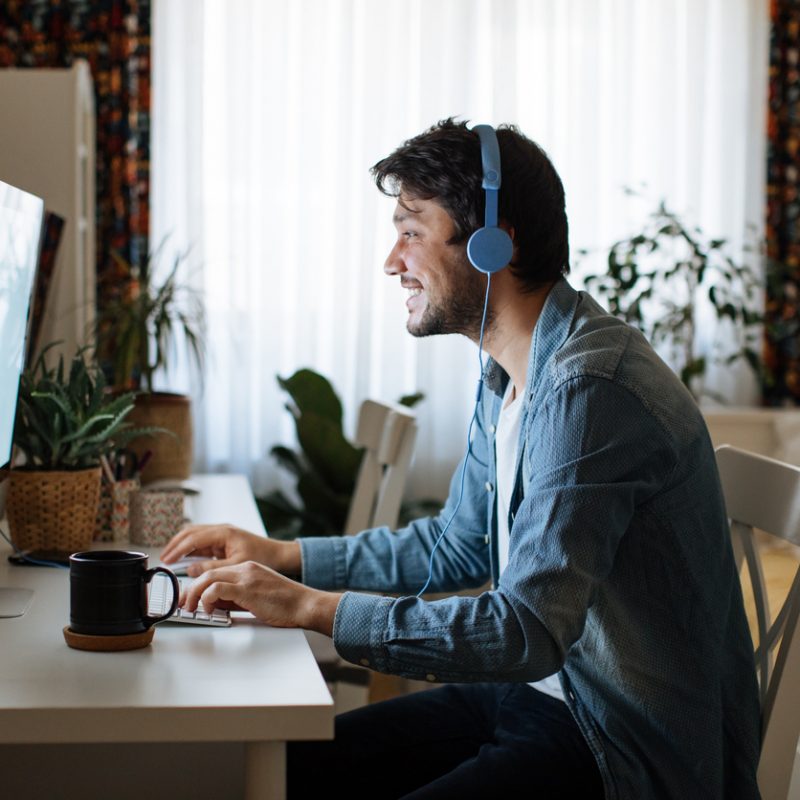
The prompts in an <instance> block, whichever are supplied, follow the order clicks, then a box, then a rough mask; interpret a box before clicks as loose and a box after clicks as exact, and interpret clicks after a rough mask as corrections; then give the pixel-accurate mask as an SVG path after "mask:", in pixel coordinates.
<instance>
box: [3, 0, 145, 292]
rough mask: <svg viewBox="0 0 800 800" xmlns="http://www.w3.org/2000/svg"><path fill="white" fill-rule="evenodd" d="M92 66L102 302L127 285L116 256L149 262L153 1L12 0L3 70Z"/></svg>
mask: <svg viewBox="0 0 800 800" xmlns="http://www.w3.org/2000/svg"><path fill="white" fill-rule="evenodd" d="M76 58H84V59H86V60H87V61H88V62H89V65H90V67H91V71H92V77H93V79H94V88H95V103H96V110H97V125H96V130H97V155H96V161H95V163H96V167H97V176H96V186H97V206H96V207H97V276H98V303H99V304H100V305H101V306H102V305H103V302H104V300H105V299H107V298H108V297H109V293H111V292H113V291H114V288H115V287H118V286H120V285H121V284H122V281H121V280H120V278H121V277H124V276H121V275H120V274H119V273H120V271H124V269H125V268H124V267H122V266H120V265H119V263H118V262H117V261H115V259H113V258H112V256H111V252H112V251H115V252H118V253H119V254H120V255H121V256H122V257H123V259H124V260H125V261H127V262H128V263H130V264H141V262H142V260H143V259H144V258H145V257H146V252H147V237H148V196H149V189H150V153H149V149H150V0H94V2H89V1H88V0H27V1H26V2H18V1H17V0H5V2H3V3H2V4H0V67H69V66H70V65H71V64H72V62H73V60H74V59H76Z"/></svg>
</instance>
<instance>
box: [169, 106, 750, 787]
mask: <svg viewBox="0 0 800 800" xmlns="http://www.w3.org/2000/svg"><path fill="white" fill-rule="evenodd" d="M497 141H498V143H499V149H500V157H501V170H502V186H501V188H500V194H499V219H500V222H499V225H500V226H501V227H502V228H503V229H504V230H505V231H506V232H507V233H508V235H509V236H510V238H511V242H512V244H513V250H512V255H511V260H510V264H509V266H508V267H507V268H505V269H501V270H500V271H499V272H497V273H495V274H493V275H492V276H491V283H490V286H489V292H488V303H487V305H486V308H485V311H486V314H485V323H484V300H485V297H486V290H487V282H488V279H487V276H486V275H485V274H482V273H481V272H479V271H478V270H476V269H475V268H474V267H473V266H472V265H471V264H470V262H469V260H468V257H467V254H466V242H467V240H468V237H469V236H470V234H471V233H472V232H473V231H475V230H476V229H477V228H479V227H480V226H481V221H482V219H483V217H482V214H483V205H484V192H483V190H482V189H481V182H482V179H483V177H484V175H483V171H482V161H481V156H482V151H481V145H480V143H479V140H478V136H477V135H476V134H475V132H474V131H471V130H470V129H469V128H468V127H467V126H466V125H465V124H463V123H456V122H453V121H452V120H445V121H443V122H441V123H439V124H438V125H436V126H434V127H433V128H431V129H430V130H428V131H426V132H425V133H423V134H421V135H419V136H417V137H415V138H413V139H411V140H409V141H408V142H406V143H405V144H404V145H402V146H401V147H400V148H398V149H397V150H396V151H395V152H394V153H393V154H392V155H390V156H389V157H387V158H386V159H383V160H382V161H380V162H379V163H378V164H376V165H375V167H373V175H374V177H375V180H376V183H377V185H378V188H379V189H381V191H383V192H384V193H386V194H389V195H391V196H393V197H395V198H396V201H397V205H396V209H395V215H394V222H395V227H396V229H397V240H396V242H395V244H394V247H393V248H392V251H391V252H390V254H389V256H388V258H387V260H386V265H385V268H384V269H385V271H386V273H387V274H389V275H394V276H399V277H400V283H401V285H402V286H404V287H405V288H407V289H408V291H409V297H408V299H407V301H406V304H407V307H408V312H409V313H408V330H409V332H410V333H412V334H413V335H415V336H428V335H433V334H442V333H461V334H463V335H465V336H468V337H469V338H471V339H472V340H473V341H475V342H479V340H480V338H481V334H482V333H483V341H482V345H483V348H484V350H485V351H486V352H487V353H488V354H489V355H490V356H491V358H490V359H489V361H488V363H487V366H486V369H485V370H484V374H483V376H482V389H481V391H480V392H479V399H478V401H477V408H476V417H475V426H474V433H473V436H472V442H471V446H470V448H469V452H468V453H467V454H466V456H465V460H464V461H463V462H462V464H461V465H460V466H459V468H458V469H457V470H456V473H455V475H454V478H453V482H452V484H451V490H450V496H449V498H448V500H447V503H446V505H445V507H444V509H443V510H442V512H441V514H440V515H439V516H438V517H435V518H431V519H423V520H418V521H416V522H414V523H412V524H411V525H410V526H409V527H407V528H405V529H403V530H401V531H398V532H396V533H393V532H391V531H389V530H387V529H376V530H372V531H367V532H365V533H363V534H361V535H359V536H357V537H348V538H318V539H302V540H299V541H298V542H288V543H287V542H274V541H269V540H264V539H261V538H258V537H255V536H252V535H250V534H246V533H245V532H243V531H239V530H236V529H232V528H226V527H224V526H213V527H190V528H188V529H186V530H185V531H183V532H181V533H180V534H178V536H177V537H176V538H175V539H174V540H173V542H172V543H171V544H170V545H169V546H168V547H167V549H166V550H165V552H164V554H163V558H164V560H165V561H167V562H169V561H171V560H172V559H175V558H178V557H180V556H182V555H183V554H185V553H188V552H189V551H191V550H194V551H195V552H199V553H201V554H205V555H208V556H213V557H216V558H217V559H218V560H216V561H208V562H206V563H203V564H202V565H201V567H200V568H197V570H196V572H197V574H199V573H200V572H202V574H201V575H200V577H199V578H198V579H197V581H196V583H195V584H194V586H193V588H192V589H191V590H190V591H189V592H188V593H187V595H186V598H185V602H186V605H187V606H188V607H189V608H190V609H193V608H194V607H195V606H196V604H197V603H198V602H199V601H202V603H203V604H204V605H205V606H206V607H207V608H210V607H214V606H217V605H226V604H227V605H230V604H233V605H235V606H238V607H241V608H246V609H248V610H250V611H252V612H253V613H254V614H255V615H256V616H257V617H259V618H260V619H262V620H264V621H265V622H267V623H269V624H272V625H279V626H299V627H303V628H308V629H313V630H317V631H321V632H323V633H327V634H330V635H332V636H333V638H334V642H335V645H336V648H337V650H338V652H339V653H340V654H341V655H342V656H343V657H344V658H346V659H348V660H349V661H352V662H354V663H360V664H363V665H367V666H370V667H372V668H374V669H376V670H379V671H381V672H386V673H392V674H397V675H403V676H407V677H410V678H416V679H422V680H429V681H431V682H445V683H448V684H449V685H447V686H445V687H443V688H440V689H437V690H433V691H430V692H422V693H418V694H415V695H410V696H407V697H403V698H399V699H396V700H392V701H389V702H387V703H383V704H378V705H375V706H370V707H367V708H365V709H360V710H358V711H355V712H351V713H350V714H346V715H343V716H342V717H341V718H339V719H338V720H337V726H336V738H335V740H334V741H333V742H332V743H318V744H316V743H312V744H308V745H300V746H293V747H292V748H290V754H289V788H290V793H291V794H292V796H296V797H314V796H320V794H319V793H321V792H322V791H323V790H324V789H326V788H327V789H330V788H331V787H334V786H340V787H341V788H343V789H345V790H347V791H348V792H349V793H351V794H352V795H353V796H356V797H358V796H363V797H370V798H377V797H408V798H415V799H416V800H421V798H455V797H458V798H471V797H476V798H488V797H504V796H509V797H516V796H526V797H537V798H538V797H573V796H574V797H584V798H589V797H606V798H650V797H654V798H655V797H664V798H676V799H677V798H680V799H681V800H685V799H686V798H699V797H709V798H723V797H724V798H734V797H736V798H739V797H742V798H751V797H757V796H758V790H757V788H756V783H755V765H756V762H757V758H758V718H759V714H758V702H757V697H756V686H755V672H754V667H753V658H752V643H751V640H750V636H749V633H748V629H747V624H746V620H745V616H744V612H743V608H742V598H741V592H740V588H739V583H738V577H737V574H736V570H735V567H734V563H733V558H732V553H731V550H730V545H729V539H728V531H727V523H726V518H725V510H724V506H723V500H722V496H721V492H720V486H719V482H718V478H717V473H716V467H715V461H714V453H713V450H712V447H711V443H710V441H709V438H708V434H707V431H706V428H705V425H704V423H703V420H702V418H701V416H700V414H699V412H698V410H697V407H696V405H695V403H694V401H693V400H692V398H691V396H690V395H689V394H688V393H687V392H686V391H685V389H684V388H683V387H682V385H681V384H680V382H679V381H678V380H677V379H676V378H675V376H674V375H673V374H672V372H671V371H670V370H669V369H668V368H667V367H666V366H665V365H664V364H663V363H662V362H661V361H660V360H659V359H658V357H657V356H656V355H655V354H654V353H653V351H652V349H651V348H650V347H649V345H648V344H647V343H646V342H645V341H644V339H643V337H642V336H641V335H640V334H639V333H638V332H636V331H635V330H633V329H631V328H629V327H628V326H626V325H625V324H623V323H622V322H620V321H618V320H617V319H615V318H613V317H610V316H609V315H608V314H606V313H605V312H604V311H603V310H602V309H601V308H600V307H599V306H598V305H596V304H595V303H594V302H593V301H592V300H591V298H589V297H588V296H587V295H585V294H583V293H579V292H576V291H574V290H573V289H572V288H571V287H570V286H569V284H568V283H567V282H566V280H564V277H563V276H564V275H565V274H566V273H567V272H568V257H569V253H568V244H567V218H566V213H565V210H564V193H563V188H562V185H561V181H560V179H559V178H558V175H557V174H556V172H555V169H554V168H553V166H552V164H551V163H550V161H549V160H548V159H547V157H546V155H545V154H544V153H543V152H542V151H541V150H540V149H539V148H538V147H537V146H536V145H535V144H534V143H533V142H531V141H530V140H528V139H526V138H525V137H524V136H523V135H522V134H520V133H519V132H518V131H517V130H516V129H514V128H512V127H502V128H500V129H499V130H498V131H497ZM443 533H444V536H442V534H443ZM434 551H435V552H434ZM429 571H430V583H429V585H428V587H427V588H429V589H430V590H431V591H436V592H442V591H450V590H457V589H462V588H470V587H472V588H474V587H479V586H481V585H483V584H484V582H485V581H487V579H490V578H491V580H492V589H491V590H488V591H484V592H482V593H481V594H479V595H478V596H453V597H449V598H447V599H443V600H438V601H433V602H432V601H428V600H425V599H423V598H421V597H418V596H416V594H417V592H418V591H419V590H420V588H421V587H422V585H423V584H425V582H426V579H427V578H428V575H429ZM291 575H294V576H301V577H302V583H299V582H297V581H294V580H291V579H289V578H287V577H284V576H291ZM343 588H350V589H358V590H366V591H388V592H393V593H399V594H400V595H401V596H400V597H382V596H379V595H375V594H366V593H363V592H362V593H354V592H345V593H344V594H340V593H338V590H340V589H343ZM530 684H533V685H530Z"/></svg>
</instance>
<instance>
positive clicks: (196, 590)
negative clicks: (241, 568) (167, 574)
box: [181, 562, 235, 611]
mask: <svg viewBox="0 0 800 800" xmlns="http://www.w3.org/2000/svg"><path fill="white" fill-rule="evenodd" d="M212 563H214V562H212ZM234 575H235V572H233V570H232V569H230V568H220V567H217V568H216V569H210V570H208V571H207V572H204V573H203V574H202V575H200V576H199V577H198V578H196V579H195V581H194V582H193V583H192V584H191V585H190V586H188V587H187V588H186V590H185V592H182V593H181V606H182V607H183V608H185V609H186V610H187V611H194V610H195V609H196V608H197V604H198V603H199V602H200V597H201V596H202V595H203V593H204V592H205V591H206V589H208V587H209V586H210V585H211V584H212V583H214V582H215V581H226V580H227V581H229V580H232V579H234Z"/></svg>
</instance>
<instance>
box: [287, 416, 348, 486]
mask: <svg viewBox="0 0 800 800" xmlns="http://www.w3.org/2000/svg"><path fill="white" fill-rule="evenodd" d="M295 424H296V426H297V438H298V440H299V442H300V446H301V447H302V448H303V451H304V453H305V455H306V458H308V460H309V463H310V464H311V465H312V466H313V468H314V469H315V470H316V472H317V473H318V474H319V475H320V477H321V478H322V479H323V480H324V481H325V482H326V483H327V484H328V485H329V486H330V487H331V488H332V489H333V491H334V492H337V493H345V492H347V493H352V491H353V487H354V486H355V481H356V475H357V473H358V467H359V465H360V464H361V454H362V451H361V450H360V449H358V448H357V447H354V446H353V445H352V444H350V442H348V441H347V439H345V437H344V434H343V433H342V429H341V426H339V425H338V424H337V423H335V422H333V421H331V420H330V419H328V418H327V417H324V416H321V415H319V414H315V413H311V412H306V413H304V414H303V415H302V416H301V417H299V418H297V419H296V420H295Z"/></svg>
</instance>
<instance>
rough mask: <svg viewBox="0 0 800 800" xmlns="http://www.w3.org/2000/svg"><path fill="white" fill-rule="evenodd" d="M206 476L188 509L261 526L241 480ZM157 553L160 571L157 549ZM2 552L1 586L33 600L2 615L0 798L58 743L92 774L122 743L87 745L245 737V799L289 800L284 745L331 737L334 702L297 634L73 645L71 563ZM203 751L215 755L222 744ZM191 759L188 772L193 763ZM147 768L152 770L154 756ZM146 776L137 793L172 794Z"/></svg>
mask: <svg viewBox="0 0 800 800" xmlns="http://www.w3.org/2000/svg"><path fill="white" fill-rule="evenodd" d="M199 483H200V484H201V487H202V493H201V495H199V496H198V497H196V498H193V500H192V508H191V512H192V516H193V518H194V520H195V521H198V522H199V521H209V522H220V521H228V522H232V523H234V524H238V525H240V526H242V527H245V528H248V529H250V530H254V531H262V530H263V527H262V525H261V521H260V518H259V516H258V512H257V510H256V507H255V503H254V502H253V498H252V496H251V494H250V490H249V487H248V485H247V482H246V480H245V479H244V478H242V477H239V476H201V477H200V478H199ZM132 549H140V550H141V549H144V550H146V549H147V548H140V547H138V546H133V548H132ZM149 552H150V553H151V559H150V564H151V566H152V565H153V564H154V563H155V562H156V561H157V558H154V557H153V556H154V555H155V554H156V552H157V551H155V550H151V551H149ZM1 555H2V559H0V585H3V586H27V587H30V588H32V589H34V591H35V595H34V598H33V603H32V605H31V607H30V608H29V609H28V611H27V613H26V614H25V615H24V616H23V617H20V618H16V619H0V759H1V758H2V755H3V753H5V754H6V756H7V758H6V759H5V762H3V761H0V796H3V797H6V796H9V797H10V796H12V795H9V794H5V793H4V791H3V789H4V786H6V785H7V784H6V781H7V780H10V778H9V777H8V775H9V772H8V770H12V769H13V767H14V764H15V763H17V764H19V765H20V769H26V770H27V769H30V764H29V765H28V766H25V764H26V758H28V759H29V760H31V759H33V760H35V758H36V753H37V752H47V754H48V759H47V760H43V763H40V764H38V765H37V766H38V769H44V770H45V771H47V769H49V768H50V767H51V763H50V762H49V759H50V757H51V756H52V750H53V748H52V747H50V748H45V749H44V750H42V749H41V746H43V745H44V746H47V745H76V744H80V745H84V747H82V748H80V749H79V750H78V749H76V748H71V749H70V748H67V751H68V755H67V759H68V761H69V762H70V763H75V762H74V759H75V758H78V759H79V762H78V763H79V764H83V765H86V766H87V769H83V767H81V768H80V769H76V770H75V771H76V772H88V775H89V776H91V768H88V765H89V764H92V763H93V761H95V759H96V757H97V755H100V756H101V757H102V759H103V760H104V761H105V760H106V759H107V758H114V757H115V748H114V747H111V748H110V749H109V748H108V747H101V748H100V749H99V750H97V749H95V748H92V747H87V746H86V745H100V744H102V745H109V744H111V745H119V746H120V747H119V748H117V750H119V753H117V754H118V755H122V754H123V753H125V752H131V750H130V743H159V742H169V743H176V742H182V743H201V742H206V743H208V742H220V743H221V742H241V743H244V756H243V759H240V761H239V763H240V764H242V762H243V769H244V779H243V786H244V794H245V796H246V797H247V798H251V797H252V798H256V797H258V798H281V797H283V796H284V794H285V742H286V741H288V740H296V739H329V738H331V737H332V736H333V703H332V700H331V697H330V695H329V693H328V690H327V688H326V686H325V683H324V681H323V680H322V677H321V675H320V673H319V670H318V669H317V666H316V663H315V661H314V658H313V656H312V655H311V651H310V650H309V648H308V645H307V643H306V640H305V637H304V636H303V633H302V632H301V631H298V630H279V629H274V628H269V627H267V626H264V625H261V624H259V623H257V622H255V621H254V620H252V618H251V619H237V620H236V621H235V622H234V625H233V627H232V628H226V629H214V628H208V627H200V626H188V625H187V626H182V625H171V624H167V625H162V626H160V627H159V628H158V629H157V631H156V633H155V638H154V640H153V644H152V645H151V646H150V647H148V648H145V649H143V650H137V651H132V652H128V653H88V652H81V651H78V650H72V649H70V648H68V647H67V646H66V644H65V643H64V639H63V636H62V628H63V626H64V625H66V624H68V622H69V572H68V570H55V569H48V568H41V567H12V566H10V565H8V563H7V561H6V559H5V555H6V552H3V553H2V554H1ZM123 743H125V746H123ZM16 745H36V746H37V748H27V750H26V749H24V748H22V749H21V748H19V747H14V746H16ZM9 746H10V747H9ZM159 750H161V748H153V747H151V748H150V752H151V753H155V752H156V751H159ZM146 752H147V751H146V750H144V753H145V755H144V756H143V758H145V759H146V758H147V755H146ZM198 752H201V753H202V754H203V755H202V759H205V758H206V757H210V758H211V759H212V760H213V758H214V753H215V752H217V751H216V749H215V748H213V747H212V748H211V749H210V750H209V749H208V748H206V749H205V750H203V749H202V748H200V750H199V751H198ZM181 758H182V759H183V758H184V756H183V755H182V756H181ZM192 758H196V756H194V757H192V756H190V757H189V759H188V761H186V763H184V764H182V766H181V768H182V769H184V770H192V769H194V767H193V761H192ZM9 760H10V761H11V762H13V763H11V764H9V763H8V761H9ZM31 763H34V761H31ZM200 766H201V764H199V763H197V768H200ZM141 769H144V770H145V771H146V770H147V763H146V762H145V764H144V766H143V767H140V770H141ZM148 774H149V773H148ZM31 777H36V780H37V781H39V780H40V779H41V777H42V776H41V775H36V776H31ZM54 777H55V778H56V785H57V786H58V790H57V794H53V795H52V796H53V797H56V796H57V797H67V796H83V797H84V798H87V797H95V796H97V797H99V796H101V795H100V794H97V793H96V787H95V789H94V790H93V789H92V784H91V780H89V781H88V787H89V793H88V794H87V793H85V790H83V791H81V790H80V787H79V786H78V784H77V783H76V784H75V785H74V787H73V788H72V790H71V791H70V788H69V787H68V786H65V785H64V784H63V783H62V782H61V781H62V780H63V778H64V775H63V772H62V774H60V775H57V776H54ZM150 777H154V776H152V775H151V776H150ZM75 780H76V781H77V780H78V778H77V777H75ZM139 780H140V782H138V789H137V792H138V793H139V796H141V792H142V791H145V792H146V793H147V794H148V795H149V796H150V798H156V797H161V796H165V797H166V796H175V795H174V794H173V792H172V791H170V792H167V790H166V789H165V790H164V793H163V794H162V793H160V791H159V788H158V786H155V785H151V784H150V780H149V779H148V778H142V779H139ZM239 780H240V782H241V776H239ZM25 796H26V797H28V796H33V794H27V793H26V795H25ZM117 796H121V795H120V794H118V795H117ZM177 796H178V797H180V796H188V795H182V794H181V793H179V794H178V795H177ZM225 796H226V797H230V796H232V795H231V794H227V793H226V795H225Z"/></svg>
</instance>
